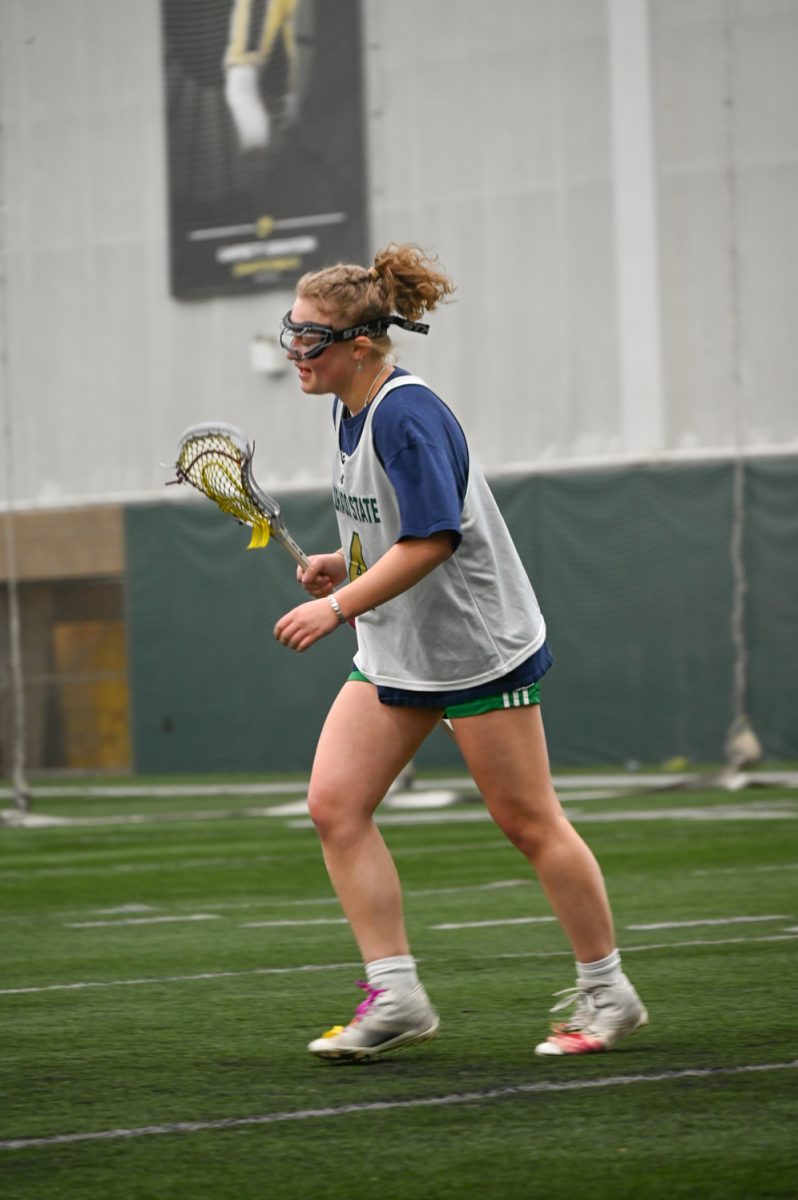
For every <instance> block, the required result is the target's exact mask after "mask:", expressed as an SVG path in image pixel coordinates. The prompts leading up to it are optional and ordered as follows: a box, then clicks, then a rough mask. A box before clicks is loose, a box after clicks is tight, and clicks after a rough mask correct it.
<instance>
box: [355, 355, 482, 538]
mask: <svg viewBox="0 0 798 1200" xmlns="http://www.w3.org/2000/svg"><path fill="white" fill-rule="evenodd" d="M407 374H408V372H407V371H404V370H402V369H401V368H397V369H396V370H395V371H394V372H393V374H392V376H391V378H394V377H395V376H396V375H407ZM335 404H340V400H338V398H337V397H336V400H335V402H334V405H333V420H335V411H336V410H335ZM367 412H368V408H363V409H361V411H360V412H359V413H357V414H356V415H355V416H354V417H347V416H345V417H344V419H343V420H342V421H341V432H340V439H339V448H340V450H341V451H342V452H343V453H344V454H351V453H352V452H353V451H354V450H355V448H356V447H357V445H358V442H359V441H360V437H361V435H362V433H363V426H364V424H365V421H366V413H367ZM372 435H373V439H374V449H375V450H376V452H377V457H378V458H379V460H380V463H381V464H382V466H383V468H384V470H385V473H386V475H387V476H388V479H389V480H390V482H391V485H392V487H393V488H394V490H395V492H396V496H397V501H398V504H399V513H400V517H401V528H400V531H399V540H400V541H401V539H402V538H426V537H430V536H431V535H432V534H433V533H441V532H442V531H443V530H448V531H449V532H451V533H452V535H453V544H454V548H455V549H457V547H458V546H459V544H460V540H461V537H462V535H461V532H460V517H461V514H462V511H463V503H464V501H465V494H466V489H467V487H468V445H467V443H466V439H465V434H464V433H463V430H462V429H461V427H460V424H459V423H458V421H457V418H456V417H455V415H454V413H453V412H452V411H451V409H450V408H448V407H447V405H446V404H444V402H443V400H441V399H440V397H439V396H436V395H435V393H434V392H431V391H430V390H429V388H426V387H422V386H421V385H417V384H408V385H407V386H406V387H403V388H396V389H394V391H392V392H389V393H388V395H387V396H386V397H385V398H384V400H382V402H381V403H380V405H379V407H378V408H377V410H376V411H375V413H374V420H373V422H372Z"/></svg>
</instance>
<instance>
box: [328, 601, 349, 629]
mask: <svg viewBox="0 0 798 1200" xmlns="http://www.w3.org/2000/svg"><path fill="white" fill-rule="evenodd" d="M327 599H328V600H329V602H330V608H331V609H332V610H333V612H334V613H335V615H336V617H337V618H338V623H339V624H340V625H346V617H345V616H344V614H343V613H342V612H341V605H340V604H339V603H338V601H337V600H336V598H335V596H328V597H327Z"/></svg>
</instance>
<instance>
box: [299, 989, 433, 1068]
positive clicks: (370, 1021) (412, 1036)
mask: <svg viewBox="0 0 798 1200" xmlns="http://www.w3.org/2000/svg"><path fill="white" fill-rule="evenodd" d="M357 986H358V987H359V988H362V989H363V990H364V992H365V993H366V999H365V1000H363V1001H362V1003H361V1004H359V1005H358V1007H357V1011H356V1012H355V1015H354V1017H353V1018H352V1020H351V1021H350V1022H349V1024H348V1025H345V1026H344V1025H335V1026H333V1028H332V1029H329V1030H328V1031H327V1033H325V1034H323V1035H322V1036H321V1037H320V1038H316V1039H315V1040H314V1041H312V1042H310V1044H309V1045H308V1050H309V1051H310V1053H311V1054H316V1055H317V1056H318V1057H319V1058H337V1059H348V1060H350V1061H355V1060H357V1059H368V1058H376V1056H377V1055H378V1054H385V1053H386V1052H387V1051H388V1050H398V1049H399V1047H400V1046H414V1045H415V1044H416V1043H417V1042H426V1041H428V1040H429V1039H430V1038H434V1037H435V1034H436V1033H437V1032H438V1026H439V1025H440V1021H439V1020H438V1014H437V1013H436V1012H435V1010H434V1008H433V1007H432V1005H431V1004H430V1002H429V998H428V996H427V993H426V992H425V991H424V988H423V987H422V986H421V984H419V985H418V986H417V987H415V988H413V990H412V991H410V992H399V993H397V992H395V991H394V990H393V989H392V988H375V987H372V986H371V985H370V984H368V983H360V982H359V983H358V985H357Z"/></svg>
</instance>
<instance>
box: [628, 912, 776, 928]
mask: <svg viewBox="0 0 798 1200" xmlns="http://www.w3.org/2000/svg"><path fill="white" fill-rule="evenodd" d="M791 920H792V916H791V915H785V914H784V913H777V914H776V915H772V914H771V915H769V916H766V917H704V918H700V919H698V920H695V921H654V922H652V923H651V924H649V925H627V926H626V927H625V928H626V929H634V930H637V931H640V932H642V931H644V930H646V929H688V928H689V927H691V926H693V925H748V924H749V923H750V924H756V923H757V922H759V921H791Z"/></svg>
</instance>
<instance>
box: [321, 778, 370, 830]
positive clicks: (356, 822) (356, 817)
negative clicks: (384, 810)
mask: <svg viewBox="0 0 798 1200" xmlns="http://www.w3.org/2000/svg"><path fill="white" fill-rule="evenodd" d="M308 814H309V815H310V819H311V821H312V822H313V824H314V825H315V827H316V832H317V833H318V835H319V837H320V838H321V840H322V842H325V843H332V842H336V843H346V842H349V841H352V840H353V839H355V838H356V837H357V834H358V832H359V831H362V828H363V826H364V824H368V818H363V817H362V815H361V814H360V812H359V811H358V810H357V808H355V807H354V806H353V805H352V804H351V802H350V800H349V798H348V797H347V798H344V797H343V796H342V794H341V792H339V791H337V790H336V789H331V788H329V787H324V786H313V785H312V784H311V787H310V789H309V791H308Z"/></svg>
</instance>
